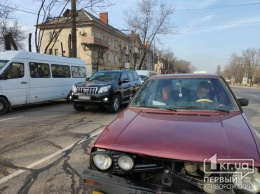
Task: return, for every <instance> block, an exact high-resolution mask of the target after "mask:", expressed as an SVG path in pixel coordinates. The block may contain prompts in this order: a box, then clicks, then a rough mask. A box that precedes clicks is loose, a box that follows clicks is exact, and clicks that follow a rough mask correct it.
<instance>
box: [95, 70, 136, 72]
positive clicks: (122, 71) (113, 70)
mask: <svg viewBox="0 0 260 194" xmlns="http://www.w3.org/2000/svg"><path fill="white" fill-rule="evenodd" d="M133 71H134V70H102V71H98V72H133Z"/></svg>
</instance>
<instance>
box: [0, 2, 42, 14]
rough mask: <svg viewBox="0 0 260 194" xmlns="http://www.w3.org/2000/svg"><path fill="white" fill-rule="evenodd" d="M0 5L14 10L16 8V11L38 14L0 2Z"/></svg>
mask: <svg viewBox="0 0 260 194" xmlns="http://www.w3.org/2000/svg"><path fill="white" fill-rule="evenodd" d="M0 6H3V7H6V8H9V9H14V10H16V11H21V12H24V13H30V14H34V15H38V14H37V13H34V12H30V11H25V10H22V9H17V8H15V7H9V6H6V5H2V4H0Z"/></svg>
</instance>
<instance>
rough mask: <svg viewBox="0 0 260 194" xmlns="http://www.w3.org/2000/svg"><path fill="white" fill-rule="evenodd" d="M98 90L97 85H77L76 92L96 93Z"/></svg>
mask: <svg viewBox="0 0 260 194" xmlns="http://www.w3.org/2000/svg"><path fill="white" fill-rule="evenodd" d="M97 92H98V88H97V87H78V88H77V93H79V94H96V93H97Z"/></svg>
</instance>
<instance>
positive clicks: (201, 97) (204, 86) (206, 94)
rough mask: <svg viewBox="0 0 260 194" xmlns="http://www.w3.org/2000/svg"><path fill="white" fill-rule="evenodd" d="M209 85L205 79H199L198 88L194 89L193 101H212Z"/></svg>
mask: <svg viewBox="0 0 260 194" xmlns="http://www.w3.org/2000/svg"><path fill="white" fill-rule="evenodd" d="M210 91H211V85H210V83H208V82H206V81H201V82H200V83H199V86H198V89H197V91H196V97H195V101H196V102H202V101H203V102H205V101H206V102H212V101H213V98H212V96H211V95H210V94H211V92H210Z"/></svg>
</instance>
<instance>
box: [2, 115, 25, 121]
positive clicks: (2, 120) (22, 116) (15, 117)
mask: <svg viewBox="0 0 260 194" xmlns="http://www.w3.org/2000/svg"><path fill="white" fill-rule="evenodd" d="M20 117H23V116H19V117H12V118H7V119H1V120H0V122H2V121H7V120H11V119H17V118H20Z"/></svg>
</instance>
